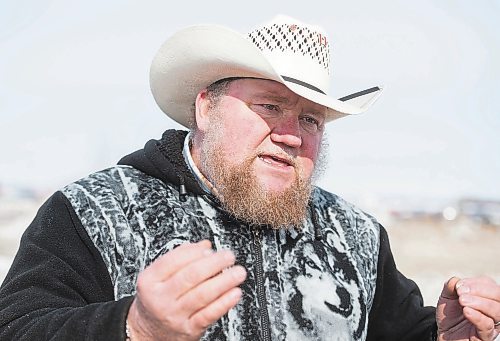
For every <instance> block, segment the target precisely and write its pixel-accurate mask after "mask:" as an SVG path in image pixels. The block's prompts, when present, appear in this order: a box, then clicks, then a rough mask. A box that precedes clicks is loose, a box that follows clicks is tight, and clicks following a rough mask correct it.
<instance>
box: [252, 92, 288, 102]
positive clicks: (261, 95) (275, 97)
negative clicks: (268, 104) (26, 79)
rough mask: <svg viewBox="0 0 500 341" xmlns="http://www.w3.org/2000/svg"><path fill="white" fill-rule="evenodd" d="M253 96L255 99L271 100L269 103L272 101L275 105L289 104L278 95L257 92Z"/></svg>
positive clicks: (284, 98) (285, 98) (286, 99)
mask: <svg viewBox="0 0 500 341" xmlns="http://www.w3.org/2000/svg"><path fill="white" fill-rule="evenodd" d="M254 96H255V98H256V99H260V100H263V99H264V100H271V101H274V102H277V103H285V104H286V103H289V102H290V101H289V99H288V98H287V97H284V96H280V95H278V94H273V93H269V92H258V93H256V94H255V95H254Z"/></svg>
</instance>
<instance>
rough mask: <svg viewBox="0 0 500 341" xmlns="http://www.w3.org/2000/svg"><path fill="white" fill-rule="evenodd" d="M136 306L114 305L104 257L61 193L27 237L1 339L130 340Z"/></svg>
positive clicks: (3, 298) (8, 293)
mask: <svg viewBox="0 0 500 341" xmlns="http://www.w3.org/2000/svg"><path fill="white" fill-rule="evenodd" d="M131 303H132V297H126V298H123V299H121V300H119V301H114V294H113V286H112V283H111V279H110V277H109V274H108V272H107V270H106V266H105V265H104V262H103V260H102V258H101V256H100V255H99V252H98V251H97V249H96V248H95V246H94V245H93V243H92V241H91V240H90V238H89V237H88V235H87V233H86V232H85V230H84V228H83V226H82V225H81V223H80V220H79V219H78V217H77V216H76V214H75V212H74V211H73V208H72V207H71V205H70V203H69V202H68V200H67V199H66V197H65V196H64V195H63V194H62V193H61V192H57V193H55V194H54V195H53V196H52V197H51V198H49V199H48V200H47V201H46V202H45V204H44V205H43V206H42V207H41V208H40V210H39V211H38V213H37V215H36V217H35V219H34V220H33V222H32V223H31V224H30V226H29V227H28V228H27V230H26V231H25V233H24V234H23V237H22V239H21V243H20V247H19V250H18V252H17V255H16V257H15V259H14V262H13V264H12V266H11V268H10V270H9V273H8V274H7V276H6V278H5V280H4V282H3V284H2V286H1V288H0V339H1V340H48V339H50V340H125V338H126V336H125V320H126V316H127V313H128V308H129V306H130V304H131Z"/></svg>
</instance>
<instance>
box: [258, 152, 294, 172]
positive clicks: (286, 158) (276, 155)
mask: <svg viewBox="0 0 500 341" xmlns="http://www.w3.org/2000/svg"><path fill="white" fill-rule="evenodd" d="M261 156H269V157H271V158H273V159H276V160H278V161H281V162H286V163H288V164H289V165H290V166H293V167H294V168H297V157H296V156H294V155H290V154H288V153H286V152H284V151H283V150H279V151H278V150H277V151H265V150H261V151H257V153H256V154H255V155H254V157H253V158H254V159H255V158H257V157H261Z"/></svg>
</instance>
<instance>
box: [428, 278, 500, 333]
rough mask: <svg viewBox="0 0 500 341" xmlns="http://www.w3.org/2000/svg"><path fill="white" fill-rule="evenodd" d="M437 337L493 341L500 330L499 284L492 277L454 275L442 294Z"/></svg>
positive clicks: (437, 316) (438, 311)
mask: <svg viewBox="0 0 500 341" xmlns="http://www.w3.org/2000/svg"><path fill="white" fill-rule="evenodd" d="M436 320H437V324H438V340H440V341H441V340H443V341H444V340H482V341H486V340H488V341H490V340H494V339H495V338H496V337H497V336H498V335H499V333H500V326H496V327H495V325H494V324H495V323H496V322H498V321H500V286H499V285H498V284H497V283H495V281H493V280H492V279H491V278H488V277H479V278H465V279H459V278H457V277H453V278H451V279H450V280H449V281H448V282H446V283H445V285H444V288H443V291H442V292H441V296H440V297H439V301H438V306H437V311H436Z"/></svg>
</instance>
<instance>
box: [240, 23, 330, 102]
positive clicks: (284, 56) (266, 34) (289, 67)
mask: <svg viewBox="0 0 500 341" xmlns="http://www.w3.org/2000/svg"><path fill="white" fill-rule="evenodd" d="M247 38H248V39H249V40H250V41H251V42H252V43H253V44H254V45H255V46H256V47H257V48H259V49H260V50H261V52H262V53H263V54H264V55H265V56H266V58H268V60H269V61H270V62H271V64H272V65H273V67H274V68H275V69H276V70H277V71H278V72H279V73H280V74H281V76H283V77H291V78H294V79H297V80H299V81H301V82H305V83H308V84H310V85H312V86H314V87H317V88H319V89H321V91H322V92H324V93H327V92H328V89H329V81H330V64H331V59H330V43H329V39H328V38H327V35H326V33H325V32H324V30H323V29H322V28H321V27H318V26H315V25H309V24H305V23H303V22H301V21H299V20H296V19H294V18H291V17H288V16H283V15H279V16H277V17H275V18H274V19H273V20H271V21H270V22H269V23H266V24H264V25H262V26H260V27H257V28H255V29H254V30H252V31H250V32H249V33H248V34H247Z"/></svg>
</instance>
